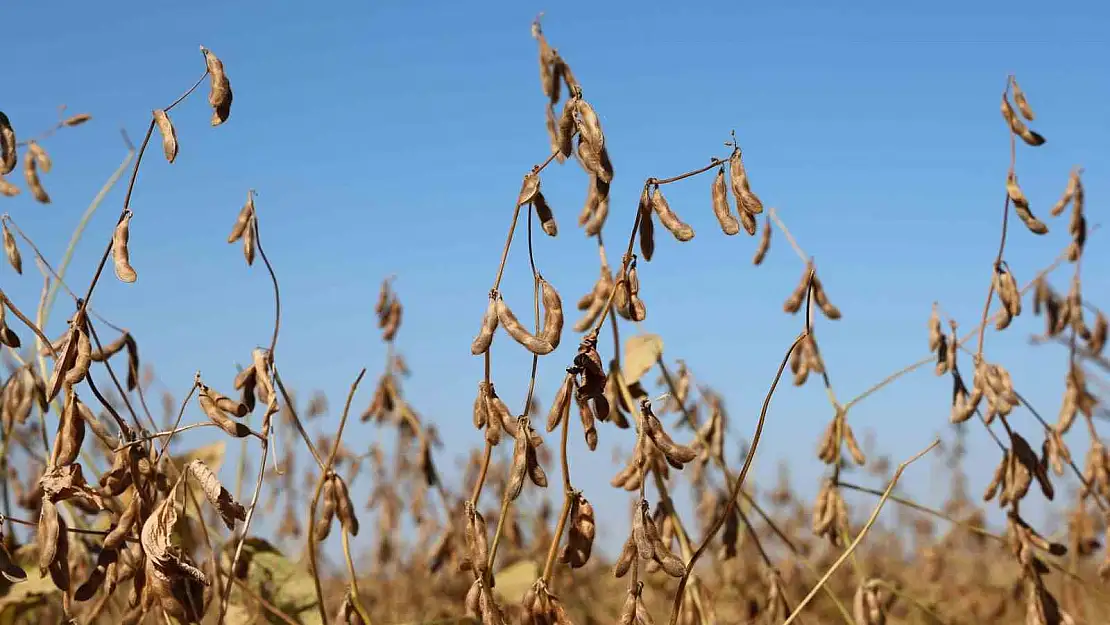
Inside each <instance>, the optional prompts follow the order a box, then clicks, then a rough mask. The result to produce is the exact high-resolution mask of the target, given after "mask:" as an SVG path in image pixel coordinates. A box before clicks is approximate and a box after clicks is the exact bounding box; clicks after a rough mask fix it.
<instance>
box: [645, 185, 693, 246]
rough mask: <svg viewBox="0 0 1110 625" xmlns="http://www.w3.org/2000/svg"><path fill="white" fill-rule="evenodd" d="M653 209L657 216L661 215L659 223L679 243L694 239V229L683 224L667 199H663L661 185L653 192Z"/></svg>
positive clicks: (653, 189)
mask: <svg viewBox="0 0 1110 625" xmlns="http://www.w3.org/2000/svg"><path fill="white" fill-rule="evenodd" d="M651 208H652V210H654V211H655V214H656V215H659V222H660V223H662V224H663V227H665V228H666V229H667V230H670V231H671V234H673V235H674V238H676V239H678V240H679V241H689V240H690V239H692V238H694V229H693V228H691V227H690V226H688V225H687V224H686V223H685V222H683V221H682V219H680V218H679V216H678V214H677V213H675V212H674V211H673V210H672V209H671V205H670V204H669V203H668V202H667V198H665V197H663V190H662V189H660V188H659V185H655V186H654V187H653V188H652V190H651Z"/></svg>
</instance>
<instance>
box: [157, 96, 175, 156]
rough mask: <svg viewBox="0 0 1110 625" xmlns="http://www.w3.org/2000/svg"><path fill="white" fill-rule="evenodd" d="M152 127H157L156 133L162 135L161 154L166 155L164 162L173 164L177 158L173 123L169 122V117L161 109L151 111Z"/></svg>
mask: <svg viewBox="0 0 1110 625" xmlns="http://www.w3.org/2000/svg"><path fill="white" fill-rule="evenodd" d="M153 115H154V125H155V126H158V132H159V133H161V135H162V153H163V154H165V155H166V160H167V161H169V162H171V163H172V162H173V160H174V159H175V158H177V131H176V130H174V127H173V122H172V121H170V116H169V114H167V113H166V112H165V111H163V110H162V109H157V110H155V111H153Z"/></svg>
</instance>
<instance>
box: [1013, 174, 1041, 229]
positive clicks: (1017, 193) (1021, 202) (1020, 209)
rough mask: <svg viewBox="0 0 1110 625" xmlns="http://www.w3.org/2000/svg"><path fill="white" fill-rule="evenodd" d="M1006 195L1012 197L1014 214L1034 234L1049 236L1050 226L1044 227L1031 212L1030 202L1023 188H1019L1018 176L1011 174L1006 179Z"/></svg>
mask: <svg viewBox="0 0 1110 625" xmlns="http://www.w3.org/2000/svg"><path fill="white" fill-rule="evenodd" d="M1006 194H1007V195H1008V196H1009V197H1010V201H1012V202H1013V203H1014V212H1016V213H1017V215H1018V217H1020V218H1021V222H1022V223H1023V224H1025V227H1026V228H1028V229H1029V231H1030V232H1032V233H1033V234H1047V233H1048V226H1046V225H1044V222H1042V221H1041V220H1040V219H1037V218H1036V217H1035V216H1034V215H1033V212H1032V211H1031V210H1029V200H1028V199H1026V197H1025V194H1024V193H1022V191H1021V187H1019V186H1018V181H1017V175H1016V174H1014V172H1012V171H1011V172H1010V173H1009V175H1008V176H1007V177H1006Z"/></svg>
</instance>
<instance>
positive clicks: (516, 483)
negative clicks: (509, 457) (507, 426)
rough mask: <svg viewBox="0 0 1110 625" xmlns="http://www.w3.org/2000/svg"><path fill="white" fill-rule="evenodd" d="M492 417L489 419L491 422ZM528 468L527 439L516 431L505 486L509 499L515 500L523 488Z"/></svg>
mask: <svg viewBox="0 0 1110 625" xmlns="http://www.w3.org/2000/svg"><path fill="white" fill-rule="evenodd" d="M492 421H493V419H491V422H492ZM527 470H528V440H527V438H525V437H524V434H523V433H522V432H518V433H517V436H516V439H515V443H514V445H513V462H512V464H511V465H510V467H509V483H508V485H507V486H506V487H505V496H506V497H508V500H509V501H515V500H516V498H517V497H519V496H520V491H521V490H522V489H523V488H524V477H525V474H526V473H527Z"/></svg>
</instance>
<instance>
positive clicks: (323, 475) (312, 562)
mask: <svg viewBox="0 0 1110 625" xmlns="http://www.w3.org/2000/svg"><path fill="white" fill-rule="evenodd" d="M364 375H366V368H365V367H363V369H362V370H361V371H359V373H358V377H356V378H355V381H354V382H352V383H351V389H350V391H348V392H347V403H346V404H345V405H344V407H343V416H342V417H341V418H340V420H339V431H338V432H336V435H335V442H334V443H333V444H332V447H331V452H329V453H328V459H327V461H325V463H324V465H323V466H322V467H320V479H319V480H317V481H316V492H315V494H314V495H313V496H312V501H311V502H310V503H309V505H308V521H307V523H308V532H307V534H308V536H307V540H308V565H309V573H311V574H312V580H313V584H314V585H315V587H316V605H317V607H318V608H319V610H320V621H321V622H322V623H323V625H328V613H327V609H326V608H325V607H324V590H323V587H322V586H321V585H320V571H319V568H318V566H317V563H316V506H317V505H319V503H320V493H322V492H323V491H324V483H325V482H327V481H328V480H329V479H331V478H332V465H334V464H335V457H336V456H337V455H338V454H339V447H340V444H341V443H342V439H343V428H344V427H345V426H346V425H347V414H348V413H349V412H350V410H351V401H352V400H353V399H354V396H355V391H356V390H358V384H359V382H361V381H362V376H364ZM342 531H343V540H344V543H343V546H344V549H343V551H344V553H345V554H346V555H347V558H348V562H350V549H349V547H347V542H346V540H347V531H346V529H344V530H342ZM350 567H351V583H352V584H357V579H356V577H355V574H354V565H353V564H351V565H350ZM356 587H357V586H356ZM355 599H356V601H358V599H357V595H356V597H355Z"/></svg>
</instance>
